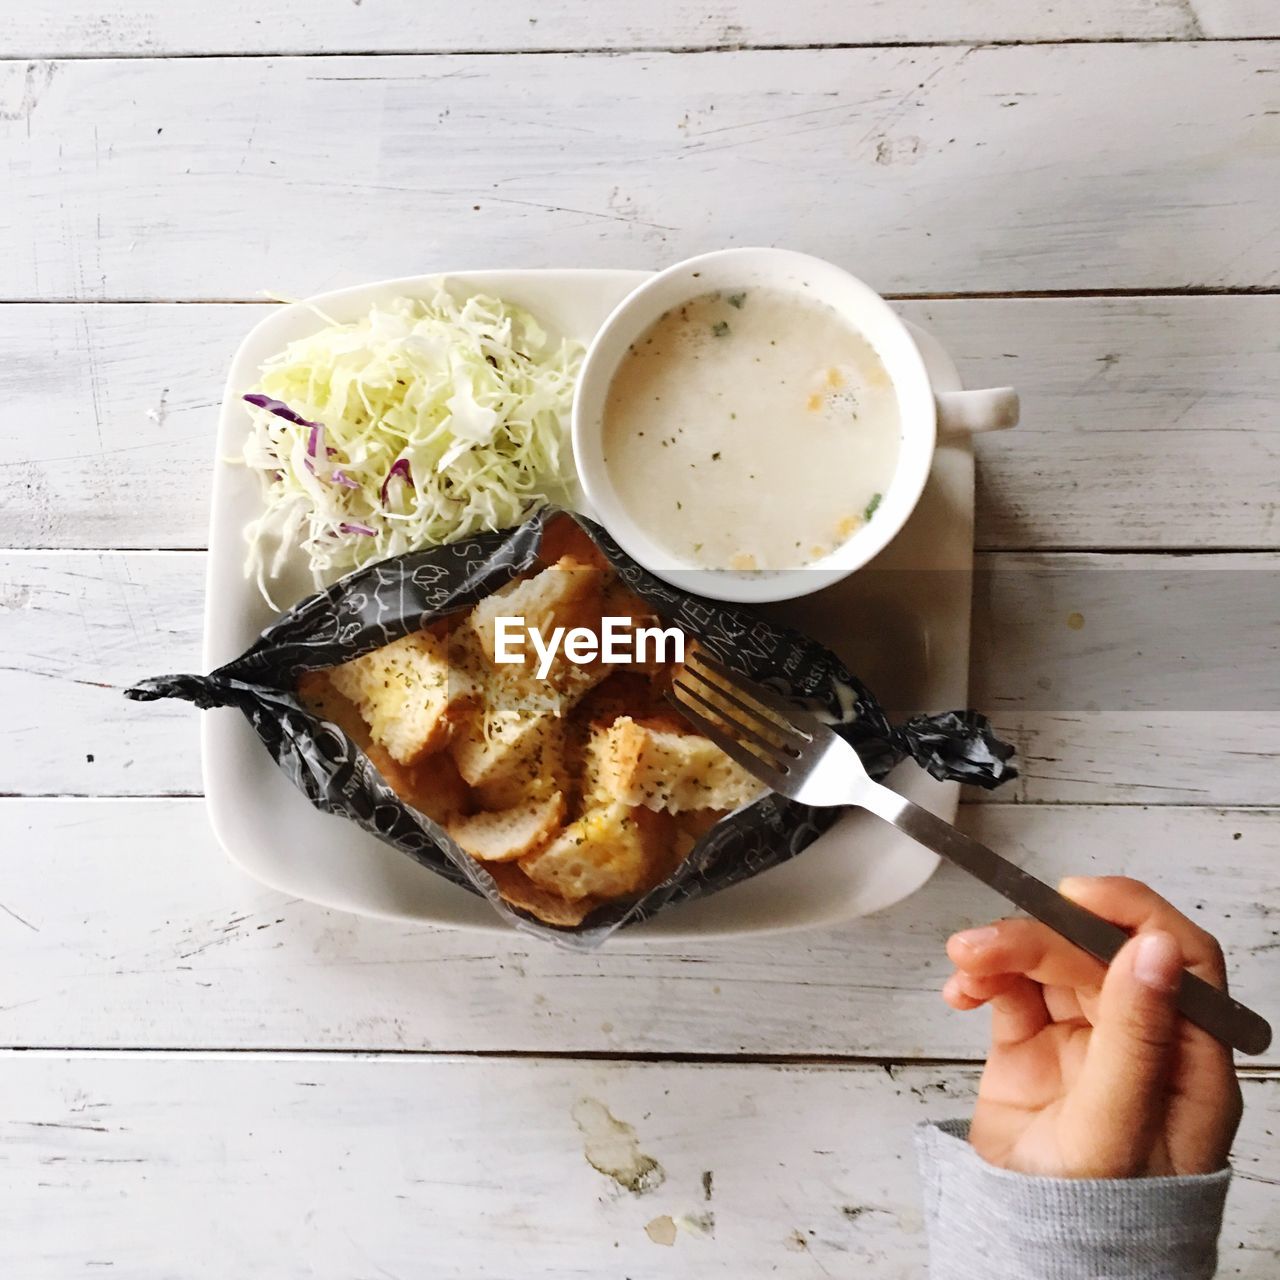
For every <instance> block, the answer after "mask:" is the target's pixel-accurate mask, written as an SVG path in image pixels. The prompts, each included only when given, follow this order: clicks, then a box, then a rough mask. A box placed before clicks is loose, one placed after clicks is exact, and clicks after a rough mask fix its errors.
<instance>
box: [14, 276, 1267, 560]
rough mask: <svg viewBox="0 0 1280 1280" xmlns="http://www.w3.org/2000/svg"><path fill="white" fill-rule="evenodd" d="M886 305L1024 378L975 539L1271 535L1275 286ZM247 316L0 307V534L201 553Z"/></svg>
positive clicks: (1221, 541) (185, 309)
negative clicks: (1244, 292) (1230, 291)
mask: <svg viewBox="0 0 1280 1280" xmlns="http://www.w3.org/2000/svg"><path fill="white" fill-rule="evenodd" d="M899 305H900V309H901V310H902V312H903V314H905V315H906V316H907V317H908V318H909V319H911V320H914V321H917V322H918V323H921V324H924V325H927V326H928V327H929V328H930V329H932V330H933V331H934V332H936V333H937V334H938V335H939V337H941V338H942V339H943V341H944V342H945V343H946V344H947V346H948V347H949V348H950V350H951V351H952V352H953V353H954V355H955V358H956V360H957V362H958V364H959V366H960V371H961V374H962V375H963V376H964V378H965V380H966V382H967V383H968V384H969V385H970V386H980V385H984V384H986V385H991V384H1000V383H1002V382H1013V383H1015V384H1017V385H1018V387H1019V388H1020V389H1021V391H1022V397H1023V421H1022V424H1021V425H1020V426H1019V427H1018V429H1017V430H1016V431H1014V432H1010V433H1007V434H1004V435H996V436H988V437H985V438H983V439H981V440H980V441H979V461H980V466H979V472H978V478H979V504H978V541H979V545H980V546H983V547H989V548H1002V547H1016V548H1029V547H1034V548H1040V549H1050V548H1053V547H1075V548H1079V547H1096V548H1099V549H1117V548H1125V547H1161V546H1167V547H1186V546H1191V545H1194V546H1197V547H1200V548H1203V549H1205V550H1208V549H1211V548H1213V547H1258V548H1263V547H1271V548H1275V547H1280V518H1278V517H1277V511H1278V510H1280V506H1278V504H1277V503H1276V501H1275V497H1274V494H1273V492H1272V485H1271V483H1270V478H1271V476H1272V475H1274V474H1275V471H1276V468H1277V465H1280V425H1278V424H1277V421H1276V419H1275V415H1274V413H1273V412H1272V407H1273V406H1274V405H1275V404H1276V403H1277V401H1280V356H1278V355H1277V351H1276V345H1275V340H1274V337H1273V335H1274V334H1275V333H1276V332H1277V331H1280V296H1254V297H1155V298H1153V297H1146V298H1072V299H1062V298H1036V299H948V300H943V301H928V302H921V301H915V302H906V303H901V304H899ZM261 314H262V308H261V307H259V306H242V305H229V304H227V305H218V304H203V305H181V306H179V305H163V304H159V305H144V304H128V303H126V304H93V305H85V304H68V305H65V306H47V305H23V304H11V305H8V306H0V347H3V349H4V350H5V351H6V352H8V353H9V357H10V358H9V359H8V360H7V361H6V362H5V363H4V365H3V366H2V367H0V545H8V546H17V547H83V546H93V547H158V546H159V547H202V546H203V545H204V543H205V537H206V533H205V531H206V527H207V523H208V490H209V474H208V464H209V461H210V460H211V458H212V449H213V444H212V440H213V433H214V427H215V423H216V402H217V398H218V397H219V396H220V394H221V388H222V383H223V380H224V378H225V376H226V368H227V366H228V364H229V363H230V360H231V355H232V353H233V352H234V350H235V348H236V346H237V345H238V343H239V341H240V339H241V338H242V337H243V335H244V334H245V333H246V332H247V331H248V330H249V329H250V328H251V327H252V325H253V324H254V323H255V322H256V321H257V319H258V318H259V317H260V315H261ZM1135 490H1138V491H1141V492H1145V493H1153V494H1159V501H1141V502H1138V501H1134V500H1133V495H1134V492H1135Z"/></svg>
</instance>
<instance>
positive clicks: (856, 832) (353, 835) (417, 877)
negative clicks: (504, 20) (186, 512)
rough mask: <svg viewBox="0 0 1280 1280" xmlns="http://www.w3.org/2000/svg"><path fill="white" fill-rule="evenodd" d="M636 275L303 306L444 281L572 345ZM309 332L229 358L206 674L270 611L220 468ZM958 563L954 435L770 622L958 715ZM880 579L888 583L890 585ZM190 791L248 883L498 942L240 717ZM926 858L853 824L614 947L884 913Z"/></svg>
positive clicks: (470, 283) (570, 277)
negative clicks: (285, 352) (301, 777)
mask: <svg viewBox="0 0 1280 1280" xmlns="http://www.w3.org/2000/svg"><path fill="white" fill-rule="evenodd" d="M645 275H646V273H645V272H641V271H472V272H457V273H447V274H438V275H433V276H410V277H406V278H403V279H399V280H387V281H382V282H380V283H378V284H372V285H362V286H359V287H357V288H351V289H343V290H340V291H338V292H335V293H329V294H324V295H322V296H321V297H318V298H315V299H312V300H311V302H312V304H314V305H315V306H317V307H318V308H320V309H321V310H322V311H324V313H325V314H327V315H330V316H332V317H333V318H334V319H335V320H338V321H350V320H355V319H357V318H358V317H359V316H360V315H362V314H363V313H364V312H365V311H366V310H367V309H368V307H369V305H370V303H372V302H374V301H376V300H378V299H389V298H393V297H396V296H403V295H407V296H423V295H425V294H428V293H429V292H430V290H431V289H432V288H433V287H434V286H435V284H436V283H437V282H438V281H440V280H441V279H442V278H443V279H445V280H447V282H448V284H449V287H450V288H451V289H452V290H453V291H454V292H456V293H459V294H465V293H474V292H484V293H491V294H495V295H497V296H498V297H501V298H504V299H505V300H507V301H509V302H513V303H516V304H518V305H520V306H522V307H527V308H528V309H529V310H530V311H531V312H533V314H534V315H535V316H537V317H538V319H539V320H540V321H541V323H542V324H543V325H545V326H546V327H547V328H548V329H549V330H551V331H552V332H553V333H554V332H559V333H561V334H564V335H565V336H568V337H572V338H577V339H578V340H580V341H581V342H583V343H584V344H585V343H587V342H588V341H589V340H590V338H591V336H592V334H593V333H594V332H595V331H596V329H597V328H598V327H599V326H600V324H601V323H602V322H603V320H604V319H605V317H606V316H607V315H608V314H609V312H610V311H611V310H612V309H613V307H614V306H615V305H616V304H617V303H618V302H619V301H620V300H621V299H622V298H623V297H624V296H625V295H626V294H627V293H628V292H630V290H631V289H633V288H635V286H636V285H637V284H639V283H640V281H641V280H643V279H644V278H645ZM320 323H322V322H321V321H320V320H319V318H318V317H317V316H316V314H315V312H314V311H312V310H311V309H310V308H309V306H307V305H305V304H294V305H292V306H288V307H283V308H281V309H280V310H278V311H273V312H272V313H271V314H270V315H269V316H267V318H266V319H265V320H263V321H262V322H261V323H259V324H258V325H256V326H255V327H254V329H253V330H252V331H251V332H250V333H249V335H248V337H246V338H245V340H244V342H243V343H241V345H240V349H239V350H238V351H237V352H236V355H235V359H234V360H233V361H232V363H231V370H230V374H229V376H228V379H227V388H226V393H225V395H224V398H223V403H222V416H221V419H220V422H219V427H218V445H217V460H216V462H215V467H214V481H213V508H212V517H211V520H210V528H209V563H208V578H207V583H206V594H205V625H204V663H205V668H206V669H207V670H210V669H212V668H214V667H217V666H220V665H222V664H223V663H224V662H228V661H230V660H231V659H232V658H234V657H236V656H237V655H238V654H239V653H241V652H242V651H243V650H244V649H246V648H247V647H248V646H249V645H250V644H251V643H252V642H253V641H254V640H255V639H256V638H257V636H258V633H259V632H260V631H261V630H262V628H263V627H264V626H266V625H267V623H268V622H270V621H271V619H272V617H273V614H272V612H271V610H270V609H269V608H268V606H267V605H266V603H265V602H264V601H263V600H262V599H261V598H260V596H259V594H258V591H257V588H256V586H255V585H254V584H253V583H252V582H250V581H248V580H247V579H246V578H245V576H244V570H243V564H244V558H245V545H244V528H245V525H246V524H247V523H248V522H249V521H250V520H251V519H252V518H253V517H255V516H256V515H257V514H258V513H259V511H260V509H261V500H260V495H259V492H258V480H257V477H256V476H255V475H253V474H251V473H250V472H249V471H247V470H246V469H245V468H243V467H240V466H237V465H235V464H233V463H229V462H227V461H226V459H228V458H234V457H237V456H238V455H239V453H240V449H241V445H242V442H243V439H244V436H245V432H246V429H247V427H248V417H247V415H246V412H245V408H244V405H243V404H242V402H241V400H240V397H241V395H242V394H243V393H244V392H245V391H247V390H249V389H250V388H251V387H252V386H253V385H254V383H255V382H256V381H257V377H258V368H259V366H260V365H261V364H262V362H263V361H264V360H266V359H267V358H268V357H269V356H272V355H274V354H275V353H276V352H278V351H280V350H281V349H282V348H283V347H284V345H285V344H286V343H287V342H289V341H291V340H292V339H293V338H296V337H300V336H302V335H304V334H306V333H308V332H313V331H314V330H315V329H316V327H317V326H318V325H319V324H320ZM913 333H914V335H915V337H916V340H917V342H918V343H919V344H920V349H921V352H922V354H923V355H924V357H925V360H926V363H927V364H928V366H929V370H930V374H931V376H932V378H933V382H934V386H935V387H936V388H937V389H938V390H940V391H944V390H955V389H958V388H959V386H960V380H959V378H958V376H957V374H956V370H955V366H954V365H953V364H952V362H951V360H950V358H949V357H948V356H947V355H946V353H945V352H944V351H943V350H942V348H941V347H940V346H939V345H938V343H937V342H936V340H935V339H933V337H932V336H931V335H929V334H928V333H925V332H924V331H922V330H920V329H917V328H913ZM972 561H973V451H972V448H971V446H970V443H969V441H968V439H967V438H961V439H958V440H948V442H947V443H946V444H945V445H941V446H940V447H939V448H938V451H937V454H936V456H935V459H934V465H933V471H932V474H931V475H930V479H929V483H928V485H927V487H926V488H925V491H924V495H923V496H922V498H921V499H920V503H919V506H918V507H917V508H916V510H915V512H914V514H913V515H912V517H911V520H910V521H909V522H908V524H907V526H906V528H904V529H903V531H902V532H901V533H900V534H899V535H898V537H897V538H896V539H895V540H894V541H893V543H892V544H891V545H890V546H889V547H887V548H886V549H885V551H884V552H882V553H881V555H880V556H879V557H877V559H876V560H875V561H874V562H873V563H872V565H870V566H868V567H867V568H866V569H864V570H862V571H861V572H860V573H857V574H855V575H854V576H853V577H852V578H849V579H846V580H845V581H844V582H843V583H839V584H837V585H836V586H834V587H831V588H829V589H828V590H826V591H824V592H821V593H820V594H818V595H814V596H809V597H806V598H803V599H800V600H792V601H787V602H786V603H784V604H778V605H772V606H770V607H769V611H770V612H771V613H772V614H773V615H774V616H777V617H780V618H782V619H784V620H785V621H786V622H788V623H789V624H791V625H793V626H795V627H797V628H799V629H800V630H803V631H805V632H807V633H808V634H810V635H812V636H814V637H815V638H817V639H819V640H821V641H823V642H824V643H825V644H827V645H829V646H830V647H831V648H832V649H834V650H835V651H836V652H837V653H839V654H840V656H841V657H842V658H843V659H844V660H845V661H846V663H847V664H848V666H849V668H850V670H852V671H854V672H856V673H857V674H858V675H859V676H861V677H862V678H863V680H864V681H865V682H866V683H867V685H868V686H869V687H870V688H871V689H872V690H873V691H874V692H875V693H876V694H877V695H878V696H879V697H880V698H881V699H882V700H883V701H884V703H885V705H886V706H887V707H889V708H890V709H891V711H893V712H894V714H895V716H901V715H909V714H914V713H916V712H925V711H945V710H950V709H953V708H959V707H963V706H965V705H966V699H967V692H968V668H969V601H970V573H971V569H972ZM298 569H299V572H298V573H297V574H296V576H293V577H290V578H289V580H288V581H287V582H286V583H282V584H281V589H280V592H279V602H280V603H281V604H284V605H287V604H291V603H293V602H294V601H295V600H297V599H299V598H301V597H302V596H303V595H305V594H307V593H308V592H309V591H310V590H311V584H310V578H309V576H308V575H306V574H305V573H303V572H302V566H301V565H299V566H298ZM881 571H893V572H892V573H887V572H881ZM202 749H203V766H204V786H205V794H206V798H207V802H208V808H209V818H210V821H211V823H212V825H213V829H214V832H215V834H216V835H217V837H218V840H219V842H220V843H221V844H222V847H223V848H224V849H225V850H226V851H227V853H228V854H229V855H230V857H231V858H232V860H233V861H234V862H236V863H237V864H238V865H239V866H241V867H242V868H243V869H244V870H245V871H247V872H248V873H249V874H250V875H252V876H254V877H256V878H257V879H259V880H261V881H263V882H264V883H266V884H268V885H271V886H273V887H275V888H277V889H280V890H282V891H284V892H286V893H290V894H294V895H296V896H298V897H303V898H308V899H310V900H312V901H313V902H318V903H321V904H323V905H325V906H330V907H337V908H340V909H342V910H344V911H353V912H357V913H359V914H362V915H372V916H384V917H389V918H394V919H402V920H420V921H423V922H424V923H430V924H439V925H449V926H453V927H455V928H467V929H482V930H503V931H506V928H507V927H506V926H505V925H504V924H503V923H502V921H501V920H499V919H498V918H497V917H496V916H495V915H494V914H493V911H492V909H491V908H490V907H489V906H488V904H487V903H485V902H484V901H482V900H481V899H480V898H477V897H475V896H473V895H472V894H470V893H468V892H467V891H466V890H464V889H461V888H459V887H458V886H457V885H454V884H450V883H449V882H448V881H446V880H443V879H441V878H440V877H439V876H436V875H434V874H433V873H432V872H430V871H428V870H426V869H425V868H423V867H420V866H418V864H417V863H415V862H413V861H412V860H411V859H410V858H408V857H406V856H405V855H404V854H402V853H400V852H398V851H397V850H395V849H392V848H391V847H389V846H388V845H384V844H382V843H381V842H380V841H378V840H376V839H375V838H374V837H373V836H371V835H368V834H366V833H365V832H363V831H361V830H360V829H359V828H358V827H356V826H355V825H353V824H352V823H350V822H348V821H347V820H346V819H343V818H335V817H332V816H330V815H327V814H322V813H319V812H318V811H316V810H315V809H313V808H312V807H311V806H310V804H308V803H307V801H306V799H305V798H304V797H303V796H302V794H301V793H300V792H298V791H296V790H295V789H294V788H293V787H292V786H291V785H290V783H289V782H288V781H287V780H286V778H285V776H284V774H283V773H282V772H281V771H280V770H278V769H276V768H274V767H273V766H272V765H271V763H270V761H269V760H268V758H267V756H266V754H265V752H264V750H263V747H262V745H261V743H260V742H259V741H258V738H257V735H256V734H255V733H254V732H253V730H252V728H250V726H249V724H248V722H247V721H246V720H245V719H244V717H243V716H242V715H241V714H240V712H239V711H237V710H234V709H230V708H224V709H220V710H215V711H206V712H204V713H203V725H202ZM891 784H892V785H893V786H894V787H895V788H896V789H897V790H899V791H901V792H902V794H903V795H906V796H908V797H910V798H911V799H913V800H915V801H917V802H918V803H920V804H924V805H925V806H927V807H928V808H930V809H932V810H933V812H934V813H937V814H939V815H940V816H942V817H944V818H947V819H948V820H952V819H954V817H955V812H956V805H957V803H958V799H959V787H958V786H957V785H956V784H954V783H939V782H935V781H934V780H933V779H932V778H930V777H928V776H927V775H926V774H925V773H924V772H923V771H922V770H921V769H919V768H918V767H917V766H916V765H915V764H913V763H911V762H906V763H904V764H903V765H901V766H900V767H899V768H898V769H897V770H895V772H894V774H893V776H892V778H891ZM937 862H938V859H937V857H936V856H935V855H934V854H932V853H929V852H927V851H926V850H924V849H922V848H920V846H918V845H916V844H914V843H913V842H912V841H910V840H908V839H907V838H906V837H904V836H902V835H900V834H899V833H898V832H897V831H895V830H894V829H893V828H891V827H889V826H887V825H885V824H884V823H882V822H880V821H879V820H878V819H875V818H872V817H870V816H869V815H867V814H864V813H859V812H850V813H848V814H846V815H845V816H844V817H842V818H841V820H840V821H839V822H837V823H836V824H835V826H834V827H832V828H831V830H830V831H828V832H826V833H825V834H824V835H823V836H821V837H820V838H819V839H818V840H816V841H815V842H814V843H813V844H812V845H811V846H810V847H809V848H808V849H806V850H805V851H804V853H802V854H801V855H800V856H799V857H797V858H793V859H792V860H791V861H789V862H787V863H784V864H783V865H782V866H779V867H775V868H774V869H772V870H770V871H766V872H764V873H762V874H761V875H758V876H756V877H755V878H754V879H752V880H750V881H748V882H746V883H745V884H741V885H737V886H735V887H733V888H731V889H726V890H724V891H723V892H721V893H718V894H715V895H713V896H712V897H709V898H705V899H702V900H700V901H695V902H689V903H685V904H682V905H680V906H677V907H672V908H670V909H669V910H667V911H666V912H664V913H663V914H662V915H661V916H659V917H658V918H657V919H656V920H652V921H649V922H647V923H645V924H643V925H641V926H638V927H637V928H636V929H633V930H629V931H628V933H627V936H628V937H631V938H639V937H641V936H644V937H650V938H664V939H670V940H680V941H690V940H693V939H696V938H706V937H714V936H728V935H734V934H756V933H767V932H776V931H782V930H788V929H801V928H811V927H815V926H820V925H831V924H836V923H839V922H840V921H844V920H849V919H851V918H853V917H855V916H860V915H866V914H867V913H868V912H871V911H877V910H880V909H881V908H884V907H887V906H890V905H891V904H892V903H895V902H897V901H899V900H900V899H902V898H905V897H906V896H907V895H908V894H910V893H913V892H914V891H915V890H916V889H918V888H919V887H920V886H921V885H922V884H923V883H924V882H925V881H926V880H927V879H928V878H929V876H930V875H931V874H932V872H933V869H934V867H935V866H937Z"/></svg>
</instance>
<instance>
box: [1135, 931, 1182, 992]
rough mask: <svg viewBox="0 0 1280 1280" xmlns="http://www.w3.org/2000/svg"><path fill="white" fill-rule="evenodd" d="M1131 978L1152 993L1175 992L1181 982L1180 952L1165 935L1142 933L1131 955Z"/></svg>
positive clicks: (1169, 937)
mask: <svg viewBox="0 0 1280 1280" xmlns="http://www.w3.org/2000/svg"><path fill="white" fill-rule="evenodd" d="M1133 976H1134V977H1135V978H1137V980H1138V981H1139V982H1141V983H1142V985H1143V986H1144V987H1150V988H1151V989H1152V990H1153V991H1162V992H1169V991H1176V990H1177V989H1178V984H1179V983H1180V982H1181V981H1182V952H1181V951H1180V950H1179V948H1178V944H1177V943H1176V942H1175V941H1174V939H1173V938H1172V936H1171V935H1169V934H1167V933H1160V932H1152V933H1144V934H1141V935H1139V937H1138V945H1137V948H1136V950H1135V951H1134V953H1133Z"/></svg>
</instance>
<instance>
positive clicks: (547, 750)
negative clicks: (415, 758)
mask: <svg viewBox="0 0 1280 1280" xmlns="http://www.w3.org/2000/svg"><path fill="white" fill-rule="evenodd" d="M562 737H563V727H562V726H561V724H560V721H559V720H557V719H556V717H555V716H552V715H547V714H544V713H543V712H542V711H541V710H540V709H539V708H536V707H535V708H527V707H516V708H514V709H512V710H511V711H510V712H508V713H507V714H505V715H504V714H495V713H490V712H487V711H486V710H485V708H483V707H476V708H474V709H472V710H471V711H470V712H468V714H467V715H466V716H465V717H464V718H463V719H462V720H461V722H460V723H459V724H458V726H457V729H456V731H455V733H454V736H453V740H452V742H451V743H450V744H449V750H450V752H451V753H452V755H453V758H454V760H455V762H456V763H457V766H458V772H459V773H461V774H462V776H463V777H464V778H465V779H466V780H467V782H468V783H470V784H471V786H473V787H479V788H489V789H491V790H502V791H506V790H511V791H513V792H514V793H515V795H516V797H517V799H518V798H519V797H520V796H521V795H527V794H529V793H531V792H533V791H535V790H537V787H536V786H535V784H536V783H537V782H538V780H539V779H540V778H541V777H542V775H543V774H544V773H545V772H546V765H547V763H548V761H549V759H552V758H554V757H555V756H556V754H557V752H558V748H559V746H560V741H561V739H562ZM552 789H554V788H552ZM544 794H545V792H544ZM482 803H483V804H484V805H485V807H487V808H506V807H507V805H506V804H503V803H497V802H495V798H494V796H493V795H492V794H490V795H487V796H484V797H482ZM510 803H515V801H514V800H513V801H511V802H510Z"/></svg>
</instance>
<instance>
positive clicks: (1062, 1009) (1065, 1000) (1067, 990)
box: [1044, 987, 1085, 1022]
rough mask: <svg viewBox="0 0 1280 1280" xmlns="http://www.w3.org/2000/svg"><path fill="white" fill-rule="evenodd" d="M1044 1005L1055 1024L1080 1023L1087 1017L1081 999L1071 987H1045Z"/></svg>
mask: <svg viewBox="0 0 1280 1280" xmlns="http://www.w3.org/2000/svg"><path fill="white" fill-rule="evenodd" d="M1044 1003H1045V1008H1046V1009H1048V1010H1049V1017H1051V1018H1052V1019H1053V1020H1054V1022H1079V1021H1080V1019H1081V1018H1083V1017H1084V1016H1085V1012H1084V1009H1083V1007H1082V1006H1081V1004H1080V997H1079V996H1078V995H1076V993H1075V991H1074V990H1073V989H1072V988H1071V987H1045V988H1044Z"/></svg>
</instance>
